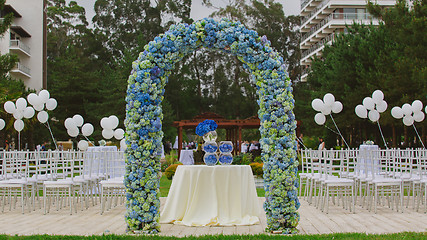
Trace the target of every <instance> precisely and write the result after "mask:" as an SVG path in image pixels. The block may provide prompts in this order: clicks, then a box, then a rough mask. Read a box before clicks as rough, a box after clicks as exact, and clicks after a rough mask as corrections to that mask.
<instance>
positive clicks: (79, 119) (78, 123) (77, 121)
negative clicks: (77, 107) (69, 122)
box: [73, 114, 84, 127]
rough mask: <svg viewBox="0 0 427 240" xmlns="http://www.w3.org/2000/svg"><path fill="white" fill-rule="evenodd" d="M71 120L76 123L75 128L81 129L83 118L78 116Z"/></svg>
mask: <svg viewBox="0 0 427 240" xmlns="http://www.w3.org/2000/svg"><path fill="white" fill-rule="evenodd" d="M73 120H74V122H75V123H76V125H77V127H81V126H82V125H83V122H84V120H83V117H82V116H81V115H79V114H76V115H74V116H73Z"/></svg>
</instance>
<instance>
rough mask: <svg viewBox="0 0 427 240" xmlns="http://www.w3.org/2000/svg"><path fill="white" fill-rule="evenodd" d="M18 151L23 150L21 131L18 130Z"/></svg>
mask: <svg viewBox="0 0 427 240" xmlns="http://www.w3.org/2000/svg"><path fill="white" fill-rule="evenodd" d="M18 151H21V132H18Z"/></svg>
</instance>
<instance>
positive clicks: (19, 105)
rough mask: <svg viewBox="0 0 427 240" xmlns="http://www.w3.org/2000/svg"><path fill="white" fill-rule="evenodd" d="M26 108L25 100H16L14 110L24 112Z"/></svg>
mask: <svg viewBox="0 0 427 240" xmlns="http://www.w3.org/2000/svg"><path fill="white" fill-rule="evenodd" d="M26 107H27V100H25V98H18V100H16V109H18V110H24V109H25V108H26Z"/></svg>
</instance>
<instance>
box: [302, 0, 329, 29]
mask: <svg viewBox="0 0 427 240" xmlns="http://www.w3.org/2000/svg"><path fill="white" fill-rule="evenodd" d="M329 1H330V0H324V1H323V2H321V3H320V4H319V6H317V7H316V8H315V9H314V10H313V11H311V12H310V13H309V14H308V15H307V16H305V17H304V18H303V19H302V20H301V23H302V24H304V23H306V22H307V21H308V19H310V18H311V17H312V16H313V15H317V13H318V12H319V11H320V10H321V9H322V8H323V7H324V6H325V5H326V3H328V2H329ZM302 24H301V25H302Z"/></svg>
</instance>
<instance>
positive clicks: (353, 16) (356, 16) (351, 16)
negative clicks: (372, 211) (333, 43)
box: [301, 13, 372, 42]
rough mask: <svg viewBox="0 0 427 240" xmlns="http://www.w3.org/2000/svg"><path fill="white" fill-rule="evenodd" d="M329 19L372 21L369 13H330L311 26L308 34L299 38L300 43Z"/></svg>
mask: <svg viewBox="0 0 427 240" xmlns="http://www.w3.org/2000/svg"><path fill="white" fill-rule="evenodd" d="M331 19H344V20H366V19H372V15H371V14H369V13H332V14H331V15H329V16H328V17H327V18H325V19H323V20H322V21H321V22H320V23H318V24H317V25H316V26H313V27H312V28H311V29H310V32H308V33H306V34H304V35H303V36H302V38H301V42H303V41H304V40H306V39H307V38H308V37H309V36H311V35H312V34H313V33H314V32H316V31H317V30H319V29H320V28H321V27H323V26H324V25H325V24H327V23H328V22H329V21H331Z"/></svg>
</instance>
